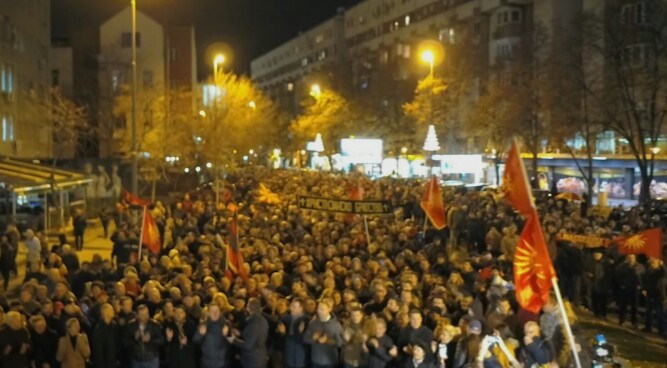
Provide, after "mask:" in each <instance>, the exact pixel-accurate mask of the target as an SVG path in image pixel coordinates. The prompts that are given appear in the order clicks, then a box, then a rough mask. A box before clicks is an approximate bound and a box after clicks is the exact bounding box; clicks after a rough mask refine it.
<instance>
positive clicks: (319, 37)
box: [315, 34, 324, 44]
mask: <svg viewBox="0 0 667 368" xmlns="http://www.w3.org/2000/svg"><path fill="white" fill-rule="evenodd" d="M323 41H324V35H321V34H318V35H317V36H316V37H315V44H318V43H322V42H323Z"/></svg>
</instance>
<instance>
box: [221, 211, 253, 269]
mask: <svg viewBox="0 0 667 368" xmlns="http://www.w3.org/2000/svg"><path fill="white" fill-rule="evenodd" d="M230 205H231V204H230ZM232 207H233V209H232V221H231V222H230V231H229V244H228V245H227V269H226V270H225V276H226V277H227V278H229V279H230V280H231V279H232V277H233V275H240V276H241V277H242V278H243V279H244V280H245V279H247V278H248V275H247V273H246V272H245V268H244V267H243V256H242V255H241V252H239V244H238V242H239V232H238V212H237V210H238V207H237V206H236V204H234V205H233V206H232Z"/></svg>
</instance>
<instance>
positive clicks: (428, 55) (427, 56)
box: [421, 50, 435, 64]
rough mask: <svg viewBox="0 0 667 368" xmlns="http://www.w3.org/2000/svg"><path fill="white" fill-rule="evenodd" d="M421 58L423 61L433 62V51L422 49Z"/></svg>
mask: <svg viewBox="0 0 667 368" xmlns="http://www.w3.org/2000/svg"><path fill="white" fill-rule="evenodd" d="M421 58H422V61H424V62H425V63H429V64H433V63H434V62H435V53H433V51H432V50H424V52H422V55H421Z"/></svg>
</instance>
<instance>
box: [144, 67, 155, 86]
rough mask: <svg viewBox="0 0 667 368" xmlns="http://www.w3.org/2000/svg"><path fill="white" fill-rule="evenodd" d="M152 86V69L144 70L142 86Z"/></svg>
mask: <svg viewBox="0 0 667 368" xmlns="http://www.w3.org/2000/svg"><path fill="white" fill-rule="evenodd" d="M148 87H153V71H152V70H144V88H148Z"/></svg>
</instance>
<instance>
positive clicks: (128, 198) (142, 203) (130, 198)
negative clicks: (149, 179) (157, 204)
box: [122, 189, 151, 207]
mask: <svg viewBox="0 0 667 368" xmlns="http://www.w3.org/2000/svg"><path fill="white" fill-rule="evenodd" d="M122 197H123V200H125V202H127V203H128V204H129V205H130V206H139V207H148V206H150V205H151V202H150V201H147V200H145V199H141V198H139V197H137V196H135V195H134V194H132V193H130V192H128V191H127V190H125V189H123V191H122Z"/></svg>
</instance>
